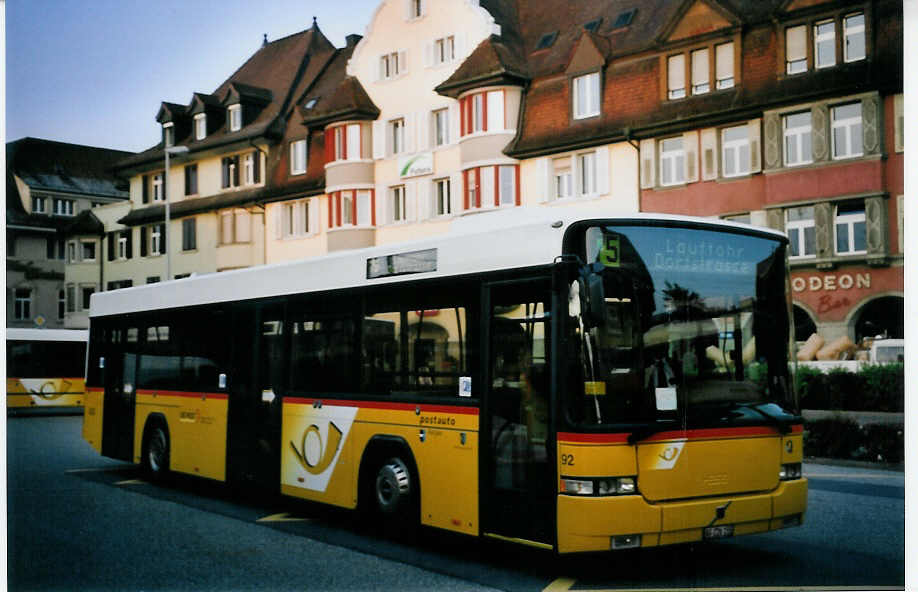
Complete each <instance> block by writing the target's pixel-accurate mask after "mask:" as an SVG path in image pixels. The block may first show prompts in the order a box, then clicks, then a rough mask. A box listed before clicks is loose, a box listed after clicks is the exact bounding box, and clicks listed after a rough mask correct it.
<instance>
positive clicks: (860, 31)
mask: <svg viewBox="0 0 918 592" xmlns="http://www.w3.org/2000/svg"><path fill="white" fill-rule="evenodd" d="M855 17H860V18H861V22H860V24H856V25H852V26H849V25H848V19H852V18H855ZM841 22H842V59H843V60H844V62H845V63H846V64H850V63H851V62H859V61H861V60H865V59H867V19H866V16H865V15H864V13H863V12H852V13H849V14H846V15H843V16H842V19H841ZM855 35H859V36H860V39H861V41H860V44H861V52H862V53H861V55H859V56H854V57H851V56H849V55H848V45H849V39H851V38H852V37H854V36H855Z"/></svg>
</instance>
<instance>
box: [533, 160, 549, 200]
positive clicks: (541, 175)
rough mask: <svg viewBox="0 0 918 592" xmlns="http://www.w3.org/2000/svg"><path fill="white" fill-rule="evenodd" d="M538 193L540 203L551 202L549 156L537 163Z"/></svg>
mask: <svg viewBox="0 0 918 592" xmlns="http://www.w3.org/2000/svg"><path fill="white" fill-rule="evenodd" d="M536 191H537V196H538V199H539V203H546V202H548V201H549V200H551V159H550V158H549V157H547V156H543V157H542V158H540V159H538V160H537V161H536Z"/></svg>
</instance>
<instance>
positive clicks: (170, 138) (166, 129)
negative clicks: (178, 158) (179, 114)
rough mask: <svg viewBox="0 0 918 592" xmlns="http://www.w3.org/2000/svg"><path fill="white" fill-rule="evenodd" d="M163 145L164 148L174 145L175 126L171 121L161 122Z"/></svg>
mask: <svg viewBox="0 0 918 592" xmlns="http://www.w3.org/2000/svg"><path fill="white" fill-rule="evenodd" d="M163 145H164V146H165V147H166V148H169V147H171V146H174V145H175V126H174V124H173V123H172V122H169V123H164V124H163Z"/></svg>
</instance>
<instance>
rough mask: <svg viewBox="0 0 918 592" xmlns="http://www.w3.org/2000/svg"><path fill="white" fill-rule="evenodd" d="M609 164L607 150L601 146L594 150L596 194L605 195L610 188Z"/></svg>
mask: <svg viewBox="0 0 918 592" xmlns="http://www.w3.org/2000/svg"><path fill="white" fill-rule="evenodd" d="M610 173H611V162H610V161H609V148H608V147H606V146H603V147H602V148H598V149H597V150H596V193H598V194H599V195H606V194H607V193H609V191H610V189H609V188H610V187H611V186H612V178H611V174H610Z"/></svg>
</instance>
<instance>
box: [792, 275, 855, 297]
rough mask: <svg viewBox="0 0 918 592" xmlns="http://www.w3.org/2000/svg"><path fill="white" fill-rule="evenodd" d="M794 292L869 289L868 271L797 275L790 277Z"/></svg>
mask: <svg viewBox="0 0 918 592" xmlns="http://www.w3.org/2000/svg"><path fill="white" fill-rule="evenodd" d="M791 288H792V289H793V290H794V292H798V293H799V292H807V291H809V292H831V291H835V290H851V289H862V290H869V289H870V274H869V273H842V274H829V273H827V274H823V275H811V276H808V277H800V276H797V277H795V278H792V279H791Z"/></svg>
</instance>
